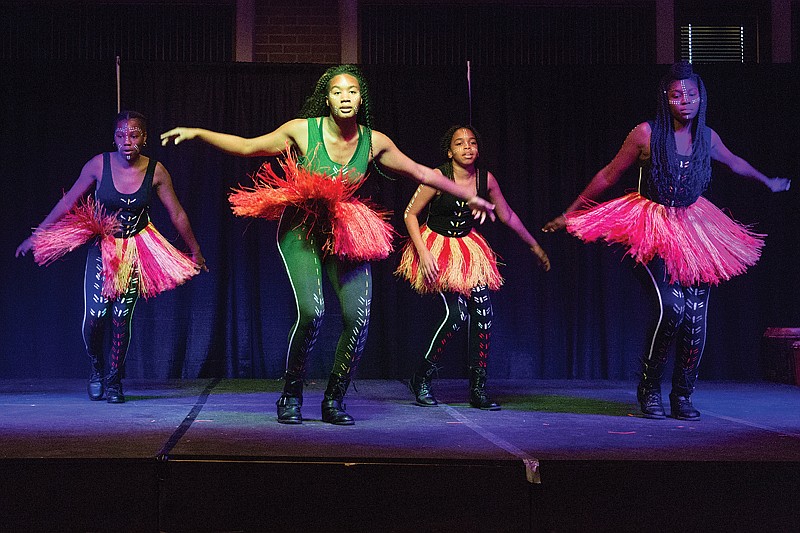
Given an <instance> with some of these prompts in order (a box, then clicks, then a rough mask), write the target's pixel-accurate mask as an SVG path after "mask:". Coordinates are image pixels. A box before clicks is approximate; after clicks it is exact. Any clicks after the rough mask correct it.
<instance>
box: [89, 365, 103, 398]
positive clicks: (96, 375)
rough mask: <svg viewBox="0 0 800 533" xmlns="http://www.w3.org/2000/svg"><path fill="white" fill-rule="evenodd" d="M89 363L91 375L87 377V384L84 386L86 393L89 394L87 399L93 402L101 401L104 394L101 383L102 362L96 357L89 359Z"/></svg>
mask: <svg viewBox="0 0 800 533" xmlns="http://www.w3.org/2000/svg"><path fill="white" fill-rule="evenodd" d="M91 362H92V375H91V376H89V383H88V384H87V386H86V391H87V392H88V393H89V399H90V400H92V401H93V402H94V401H97V400H102V399H103V395H104V394H105V393H106V387H105V384H104V383H103V360H102V359H98V358H97V357H91Z"/></svg>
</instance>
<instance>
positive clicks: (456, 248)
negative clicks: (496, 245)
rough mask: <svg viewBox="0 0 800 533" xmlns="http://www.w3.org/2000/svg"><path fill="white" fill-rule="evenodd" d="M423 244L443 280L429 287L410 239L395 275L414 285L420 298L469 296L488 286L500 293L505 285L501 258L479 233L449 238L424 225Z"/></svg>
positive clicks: (422, 230) (439, 277)
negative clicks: (454, 294) (499, 265)
mask: <svg viewBox="0 0 800 533" xmlns="http://www.w3.org/2000/svg"><path fill="white" fill-rule="evenodd" d="M420 233H421V235H422V241H423V242H424V243H425V247H426V248H427V249H428V250H430V252H431V254H433V257H434V258H435V259H436V262H437V264H438V265H439V276H438V277H437V279H436V281H435V282H434V283H432V284H429V283H427V282H426V281H425V278H424V277H423V275H422V269H420V267H419V255H418V254H417V249H416V248H415V247H414V243H413V242H412V241H411V239H408V240H407V241H406V243H405V245H404V246H403V254H402V256H401V257H400V265H399V266H398V267H397V270H396V271H395V275H397V276H399V277H401V278H403V279H405V280H407V281H408V282H409V283H411V287H412V288H413V289H414V290H415V291H417V292H418V293H420V294H428V293H436V292H458V293H461V294H464V295H467V296H469V294H470V292H472V289H473V288H474V287H477V286H479V285H486V286H487V287H489V289H491V290H493V291H496V290H497V289H499V288H500V287H501V286H502V285H503V278H502V276H501V275H500V272H498V270H497V255H496V254H495V253H494V251H493V250H492V249H491V248H490V247H489V244H488V243H487V242H486V239H484V238H483V237H482V236H481V235H480V234H479V233H478V232H477V231H475V230H474V229H473V230H471V231H470V232H469V233H468V234H467V235H466V236H464V237H447V236H445V235H441V234H439V233H436V232H435V231H433V230H431V229H430V228H428V227H427V226H425V225H423V226H422V227H421V228H420Z"/></svg>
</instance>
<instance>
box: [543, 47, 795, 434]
mask: <svg viewBox="0 0 800 533" xmlns="http://www.w3.org/2000/svg"><path fill="white" fill-rule="evenodd" d="M657 96H658V109H657V115H656V118H655V120H653V121H650V122H644V123H642V124H639V125H638V126H636V127H635V128H634V129H633V130H632V131H631V132H630V133H629V134H628V137H627V138H626V139H625V142H624V143H623V145H622V148H621V149H620V150H619V152H618V153H617V155H616V156H615V157H614V159H613V160H612V161H611V163H609V164H608V165H607V166H606V167H605V168H603V169H602V170H600V171H599V172H598V173H597V174H596V175H595V176H594V177H593V178H592V180H591V181H590V182H589V185H587V187H586V188H585V189H584V191H583V192H582V193H581V194H580V196H579V197H578V198H577V199H575V201H573V202H572V204H570V206H569V207H568V208H567V210H566V211H565V213H564V214H563V215H561V216H558V217H556V218H555V219H553V220H552V221H550V222H548V223H547V224H545V226H544V228H542V229H543V231H556V230H559V229H562V228H564V227H565V226H566V228H567V231H569V232H570V233H572V234H574V235H576V236H577V237H579V238H581V239H583V240H584V241H587V242H591V241H595V240H599V239H604V240H606V241H607V242H609V243H621V244H622V245H624V246H625V247H626V248H627V253H629V254H630V255H631V256H632V257H633V258H634V260H636V261H637V262H638V263H640V264H642V265H643V266H644V269H645V270H646V272H647V274H648V276H647V277H648V278H649V280H650V282H651V283H652V287H653V289H654V290H655V295H656V299H657V301H658V304H659V309H658V315H657V316H658V320H657V322H656V324H655V327H654V328H653V330H652V334H651V337H650V339H651V340H650V341H649V342H648V343H647V345H646V346H645V349H644V354H643V357H642V367H641V379H640V381H639V385H638V387H637V399H638V401H639V404H640V407H641V411H642V413H643V414H644V416H646V417H648V418H657V419H662V418H665V416H666V414H665V411H664V407H663V405H662V400H661V377H662V373H663V369H664V364H665V361H666V358H667V350H668V348H669V346H670V344H671V343H672V342H673V341H675V340H676V339H677V341H676V342H677V352H676V361H675V365H674V370H673V373H672V391H671V393H670V395H669V400H670V407H671V415H672V416H673V417H674V418H677V419H680V420H696V419H698V418H700V412H699V411H698V410H697V409H695V407H694V406H693V404H692V401H691V394H692V392H693V391H694V388H695V381H696V379H697V371H698V366H699V364H700V359H701V357H702V355H703V349H704V346H705V339H706V313H707V312H708V297H709V289H710V287H711V285H716V284H718V283H719V282H721V281H723V280H727V279H730V278H731V277H733V276H736V275H738V274H741V273H743V272H744V271H745V270H747V268H748V267H749V266H752V265H753V264H755V263H756V261H758V258H759V256H760V254H761V247H762V246H763V244H764V242H763V235H759V234H756V233H753V232H752V231H750V230H749V229H748V228H747V227H745V226H743V225H742V224H740V223H738V222H736V221H735V220H732V219H730V218H729V217H728V216H726V215H725V214H724V213H723V212H722V211H721V210H720V209H718V208H717V207H715V206H714V205H713V204H712V203H711V202H709V201H708V200H706V199H705V198H703V196H701V195H702V194H703V192H704V191H705V190H706V188H707V187H708V185H709V183H710V181H711V160H712V159H713V160H715V161H719V162H720V163H722V164H724V165H725V166H727V167H728V168H729V169H730V170H731V171H732V172H733V173H735V174H737V175H739V176H741V177H744V178H748V179H752V180H756V181H759V182H761V183H763V184H764V185H766V186H767V187H768V188H769V189H770V190H771V191H773V192H779V191H786V190H788V189H789V186H790V184H791V182H790V181H789V180H788V179H785V178H768V177H767V176H765V175H764V174H762V173H761V172H759V171H758V170H756V169H755V168H753V167H752V166H751V165H750V164H749V163H748V162H747V161H745V160H743V159H742V158H740V157H737V156H736V155H734V154H733V153H731V152H730V150H728V148H727V147H726V146H725V145H724V144H723V143H722V140H721V139H720V137H719V135H718V134H717V132H715V131H714V130H712V129H711V128H710V127H708V126H707V125H706V106H707V98H706V89H705V86H704V85H703V80H702V79H701V78H700V76H699V75H697V74H696V73H694V72H693V70H692V66H691V65H690V64H689V63H685V62H683V63H676V64H675V65H673V66H672V67H671V69H670V71H669V73H668V74H667V75H666V76H665V77H664V78H662V80H661V83H660V85H659V89H658V95H657ZM637 162H638V163H639V165H640V171H639V190H638V192H633V193H630V194H627V195H625V196H623V197H620V198H617V199H615V200H611V201H608V202H605V203H602V204H599V205H596V204H595V203H594V202H595V201H596V200H598V199H599V198H600V197H601V196H602V194H603V193H604V192H605V191H606V190H607V189H608V188H609V187H611V186H612V185H614V184H615V183H617V181H618V180H619V179H620V176H621V175H622V173H623V172H624V171H625V170H627V169H628V168H630V167H631V166H632V165H633V164H635V163H637Z"/></svg>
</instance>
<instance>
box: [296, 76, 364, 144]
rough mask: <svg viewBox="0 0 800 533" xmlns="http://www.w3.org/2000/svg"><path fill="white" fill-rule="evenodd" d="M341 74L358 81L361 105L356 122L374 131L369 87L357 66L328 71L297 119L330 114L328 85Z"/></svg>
mask: <svg viewBox="0 0 800 533" xmlns="http://www.w3.org/2000/svg"><path fill="white" fill-rule="evenodd" d="M339 74H348V75H350V76H353V77H354V78H355V79H356V80H358V85H359V88H360V91H361V105H360V106H359V107H358V114H357V115H356V122H358V123H359V124H362V125H364V126H366V127H368V128H369V129H372V106H371V101H370V93H369V85H368V84H367V79H366V78H365V77H364V74H363V73H362V72H361V69H359V68H358V67H357V66H355V65H337V66H335V67H330V68H329V69H328V70H326V71H325V72H324V73H323V74H322V76H320V78H319V79H318V80H317V84H316V85H315V86H314V91H313V92H312V93H311V95H310V96H309V97H308V98H306V101H305V103H304V104H303V107H301V108H300V112H299V113H298V114H297V118H313V117H324V116H325V115H327V114H328V105H327V104H326V103H325V98H326V97H327V96H328V91H329V89H330V88H329V87H328V85H329V84H330V82H331V80H332V79H333V78H334V77H336V76H338V75H339Z"/></svg>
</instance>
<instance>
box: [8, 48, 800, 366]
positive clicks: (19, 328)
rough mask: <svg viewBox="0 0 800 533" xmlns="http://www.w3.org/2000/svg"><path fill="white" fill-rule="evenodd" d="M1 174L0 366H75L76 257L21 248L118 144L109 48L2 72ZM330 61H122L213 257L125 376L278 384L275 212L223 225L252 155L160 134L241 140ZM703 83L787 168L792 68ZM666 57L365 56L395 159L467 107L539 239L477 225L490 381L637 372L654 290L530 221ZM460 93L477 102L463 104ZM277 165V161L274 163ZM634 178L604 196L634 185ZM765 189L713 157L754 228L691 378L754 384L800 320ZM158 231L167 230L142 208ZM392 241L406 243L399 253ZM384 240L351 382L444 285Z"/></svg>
mask: <svg viewBox="0 0 800 533" xmlns="http://www.w3.org/2000/svg"><path fill="white" fill-rule="evenodd" d="M2 68H3V72H4V75H3V76H2V81H0V87H1V88H2V95H3V103H2V110H3V116H2V117H0V118H2V121H1V122H0V124H2V125H3V127H2V133H0V157H1V158H2V162H3V164H2V165H0V167H1V169H0V173H1V174H0V177H2V180H0V182H2V192H3V193H4V194H3V196H4V198H6V200H5V201H6V209H4V210H2V213H3V214H2V217H3V218H2V223H3V227H4V228H6V231H5V232H4V236H3V243H4V246H3V249H4V250H6V252H5V253H3V254H0V265H2V289H0V290H2V291H3V292H2V303H0V313H2V316H0V320H2V324H3V326H2V339H0V377H3V378H54V377H82V376H84V374H85V373H86V369H87V365H86V358H85V357H86V356H85V350H84V347H83V342H82V340H81V336H80V326H81V318H82V308H83V296H82V287H81V281H82V275H83V268H84V260H85V255H84V252H83V251H77V252H74V253H72V254H70V255H69V256H68V257H66V258H65V259H64V260H63V261H59V262H58V263H56V264H54V265H51V266H50V267H47V268H40V267H37V266H35V265H33V263H32V261H31V260H30V258H25V259H14V258H13V251H14V248H15V247H16V246H17V245H18V244H19V242H21V241H22V240H23V239H24V238H25V237H26V236H27V234H28V233H29V231H30V228H31V226H34V225H35V224H37V223H38V222H40V221H41V219H42V218H43V217H44V216H45V215H46V214H47V212H48V211H49V210H50V208H52V206H53V204H54V203H55V202H56V201H57V200H58V198H59V195H60V194H61V193H62V191H63V190H65V189H67V188H68V187H69V186H70V185H71V184H72V182H73V181H74V180H75V178H76V177H77V175H78V173H79V172H80V169H81V167H82V165H83V164H84V163H85V162H86V161H87V160H88V159H89V158H90V157H91V156H93V155H94V154H96V153H99V152H101V151H108V150H111V149H112V148H113V146H112V138H113V123H112V122H113V117H114V114H115V110H116V92H115V82H114V65H113V64H111V63H85V64H84V63H80V64H74V63H70V64H63V63H54V64H42V63H37V64H20V63H6V64H3V65H2ZM324 69H325V66H322V65H275V64H219V65H192V64H189V65H187V64H181V65H176V64H164V63H128V64H123V65H122V83H121V89H122V90H121V94H122V107H123V108H128V109H135V110H138V111H140V112H142V113H144V114H145V115H146V116H147V117H148V119H149V121H150V135H149V143H148V146H147V148H146V153H147V154H148V155H149V156H151V157H155V158H156V159H158V160H160V161H162V162H163V163H164V165H165V166H166V168H167V169H168V170H169V171H170V173H171V174H172V178H173V181H174V183H175V188H176V192H177V194H178V197H179V198H180V200H181V202H182V203H183V206H184V207H185V208H186V211H187V213H188V214H189V217H190V219H191V222H192V225H193V227H194V230H195V233H196V235H197V237H198V239H199V240H200V242H201V245H202V247H203V252H204V254H205V256H206V258H207V260H208V263H209V266H210V268H211V272H210V273H207V274H202V275H200V276H198V277H196V278H194V279H193V280H191V281H190V282H188V283H187V284H186V285H184V286H182V287H179V288H178V289H176V290H174V291H171V292H169V293H165V294H162V295H159V296H158V297H156V298H153V299H151V300H148V301H144V300H140V302H139V304H138V305H137V308H136V314H135V317H134V321H133V330H134V331H133V342H132V345H131V349H130V352H129V356H128V376H129V377H141V378H148V379H156V378H158V379H161V378H182V377H185V378H194V377H209V376H224V377H245V378H249V377H253V378H263V377H278V376H280V374H281V372H282V370H283V368H284V358H285V350H286V340H287V335H288V331H289V328H290V327H291V324H292V323H293V320H294V301H293V298H292V295H291V289H290V287H289V283H288V280H287V277H286V274H285V272H284V269H283V265H282V262H281V259H280V256H279V254H278V253H277V248H276V243H275V230H276V223H275V222H269V221H263V220H245V219H237V218H235V217H234V216H233V215H232V214H231V212H230V209H229V207H228V204H227V193H228V191H229V190H230V188H231V187H233V186H235V185H237V184H244V185H246V184H249V183H251V181H250V178H249V175H250V174H251V173H252V172H253V171H255V170H256V169H257V168H258V166H259V164H260V163H261V162H262V160H259V159H238V158H234V157H230V156H227V155H224V154H222V153H219V152H216V151H214V150H212V149H210V148H208V147H207V146H205V145H201V144H198V143H186V144H183V145H181V146H179V147H177V148H176V147H169V148H162V147H161V146H160V143H159V142H158V134H159V133H160V132H162V131H165V130H166V129H169V128H171V127H173V126H176V125H187V126H200V127H206V128H210V129H215V130H220V131H226V132H230V133H236V134H240V135H245V136H254V135H258V134H261V133H264V132H267V131H270V130H272V129H273V128H274V127H276V126H277V125H279V124H280V123H282V122H284V121H286V120H288V119H290V118H293V117H294V116H295V114H296V112H297V110H298V109H299V108H300V106H301V104H302V102H303V99H304V98H305V97H306V96H307V95H308V94H309V93H310V91H311V89H312V87H313V85H314V82H315V81H316V79H317V78H318V77H319V75H320V74H321V73H322V72H323V70H324ZM697 70H698V71H700V73H701V74H703V76H704V79H705V81H706V85H707V86H708V94H709V117H708V122H709V124H710V125H711V126H712V127H713V128H714V129H715V130H716V131H717V132H718V133H719V134H720V136H721V137H722V139H723V140H724V141H725V143H726V144H727V146H728V147H729V148H730V149H731V150H732V151H733V152H734V153H736V154H738V155H741V156H742V157H744V158H745V159H747V160H748V161H750V162H751V163H753V164H754V166H756V168H759V169H760V170H762V171H764V172H765V173H767V174H768V175H785V176H788V177H796V176H798V153H799V152H800V150H799V149H800V146H799V144H800V142H799V141H798V136H797V135H796V134H795V132H794V127H795V125H796V124H798V119H800V110H798V104H796V103H795V100H794V95H796V94H798V89H800V87H798V85H800V75H798V74H795V72H794V71H793V70H792V69H791V68H790V66H788V65H787V66H780V65H773V66H741V65H737V66H700V67H697ZM663 71H664V67H663V66H649V67H630V66H627V67H626V66H618V67H602V68H601V67H548V68H522V69H520V68H518V69H514V70H510V69H503V68H490V67H477V68H476V67H474V66H473V68H472V69H471V75H470V78H471V79H470V80H469V84H468V78H467V71H466V67H464V68H441V67H436V68H433V67H430V68H427V67H380V66H374V65H370V66H365V72H366V74H367V77H368V79H369V82H370V89H371V92H372V97H373V106H374V109H373V114H374V116H375V127H376V129H378V130H380V131H382V132H384V133H386V134H388V135H389V136H390V137H391V138H392V139H393V140H394V141H395V142H396V144H397V145H398V146H399V147H400V149H401V150H403V151H404V152H405V153H406V154H407V155H409V156H411V157H412V158H413V159H415V160H417V161H419V162H421V163H423V164H426V165H429V166H435V165H437V164H439V163H440V162H441V161H442V158H441V156H440V155H439V154H438V149H437V147H438V144H439V138H440V136H441V134H442V133H443V132H444V131H445V130H446V129H447V128H448V127H449V126H450V125H452V124H455V123H463V122H467V121H469V120H470V117H471V119H472V122H473V124H474V125H475V126H476V128H477V129H478V130H479V131H480V132H481V134H482V142H481V159H482V161H483V164H484V166H486V167H487V168H489V169H490V170H492V171H493V173H494V174H495V175H496V176H497V178H498V180H499V182H500V184H501V186H502V189H503V192H504V195H505V197H506V199H507V200H508V202H509V204H510V205H511V206H512V207H513V208H514V210H515V211H516V212H517V214H518V215H519V216H520V218H521V219H522V221H523V222H524V223H525V224H526V225H527V227H528V228H529V229H530V230H531V231H532V232H534V233H535V235H536V237H537V239H539V241H540V243H541V244H542V245H543V246H544V247H545V249H546V250H547V252H548V253H549V254H550V256H551V259H552V263H553V269H552V271H551V272H549V273H543V272H541V271H539V270H538V269H537V268H536V266H535V260H534V258H533V256H532V255H531V254H530V252H528V250H527V248H526V247H525V246H524V245H523V244H522V243H521V242H520V241H519V240H518V239H517V238H516V236H515V235H514V234H513V232H511V231H510V230H509V229H508V228H506V227H504V226H502V225H501V224H498V223H495V224H486V225H484V227H483V228H482V229H481V231H482V232H483V233H484V234H485V235H486V236H487V238H488V239H489V241H490V242H491V243H492V245H493V247H494V248H495V250H496V251H497V252H498V253H499V255H500V256H501V257H502V262H503V266H502V274H503V275H504V277H505V278H506V285H505V286H504V287H503V288H502V289H501V290H500V291H498V292H496V293H494V294H493V303H494V309H495V320H494V333H493V345H492V355H491V360H490V365H491V368H490V372H491V375H492V376H494V377H498V378H539V379H541V378H544V379H563V378H579V379H629V378H632V377H634V375H635V373H636V370H637V361H638V358H639V357H640V355H641V352H642V345H643V342H644V336H645V329H646V326H647V323H648V322H649V321H650V320H652V319H653V316H652V314H653V313H652V310H651V308H650V305H649V301H648V298H649V293H648V292H647V291H646V290H645V288H644V286H643V285H642V284H641V283H640V281H639V279H638V275H637V269H636V268H634V265H633V262H632V261H631V260H630V259H628V258H626V257H625V256H624V254H623V253H622V252H621V250H619V249H617V248H614V247H608V246H605V245H602V244H595V245H586V244H582V243H579V242H578V241H577V240H576V239H574V238H572V237H570V236H568V235H566V234H563V233H562V234H555V235H551V234H547V235H545V234H542V233H540V232H539V231H538V230H539V228H540V227H541V226H542V225H543V223H544V222H546V221H547V220H549V219H550V218H552V217H553V216H555V215H557V214H558V213H560V212H561V211H562V210H563V209H564V208H565V207H566V206H567V205H568V204H569V203H570V202H571V201H572V199H573V198H574V197H575V196H576V195H577V194H578V193H579V192H580V190H581V189H582V188H583V186H584V185H585V184H586V182H587V181H588V180H589V178H591V176H592V175H593V174H594V173H595V172H596V171H597V170H599V169H600V168H601V167H602V166H603V165H605V164H606V163H607V162H608V161H610V159H611V158H612V157H613V156H614V154H615V153H616V151H617V150H618V149H619V147H620V145H621V143H622V141H623V139H624V138H625V135H626V134H627V132H628V131H629V130H630V129H631V128H632V127H633V126H634V125H636V124H637V123H639V122H641V121H643V120H647V119H648V118H651V117H652V114H653V112H654V109H655V103H654V102H655V100H654V97H655V87H656V84H657V81H658V79H659V77H660V76H661V74H662V73H663ZM470 89H471V96H472V102H471V105H470V98H469V95H470ZM272 162H273V164H274V163H275V162H276V160H275V159H272ZM635 179H636V174H635V172H633V171H631V172H630V173H629V175H627V176H626V177H625V178H624V179H623V183H621V184H620V185H619V186H618V188H617V190H615V191H613V194H610V196H613V195H617V194H621V193H623V192H624V191H625V190H628V189H631V188H633V187H635ZM798 185H800V184H795V189H794V190H793V191H791V192H789V193H783V194H780V195H774V194H771V193H769V192H768V191H766V189H765V188H763V187H760V186H758V185H757V184H752V183H749V182H746V181H744V180H741V179H738V178H735V177H731V176H730V174H729V173H728V172H727V171H726V169H724V168H715V173H714V183H713V186H712V188H711V190H710V191H709V192H708V194H707V196H708V197H709V198H710V199H711V200H712V201H714V202H715V203H717V205H719V206H721V207H724V208H727V209H729V210H730V212H731V213H732V214H733V216H734V217H736V218H737V219H739V220H741V221H744V222H746V223H751V224H753V225H754V227H755V229H756V230H757V231H759V232H762V233H766V234H768V237H767V245H766V247H765V249H764V252H763V255H762V259H761V261H760V262H759V264H758V265H756V266H755V267H754V268H752V269H751V270H750V271H749V272H748V273H747V274H746V275H744V276H740V277H738V278H735V279H734V280H732V281H730V282H727V283H724V284H722V285H720V286H719V287H717V288H715V289H714V290H713V291H712V295H711V303H710V309H709V337H708V344H707V350H706V354H705V356H704V361H703V363H702V365H701V378H706V379H738V380H752V379H758V378H759V375H760V372H759V368H758V365H759V363H758V349H759V342H760V339H761V336H762V334H763V332H764V329H765V328H766V327H767V326H798V325H800V310H798V304H797V302H798V292H799V291H798V289H797V283H796V280H797V279H798V270H800V267H799V266H798V264H800V257H798V255H800V254H798V251H797V237H796V236H797V231H798V228H800V222H799V221H798V214H797V213H798V206H797V203H798V200H797V198H798V196H797V195H798V192H797V186H798ZM414 188H415V185H414V184H413V183H411V182H410V181H409V180H406V179H405V178H401V177H397V176H392V175H388V176H385V175H382V174H381V173H379V172H378V171H376V170H374V169H373V171H372V173H371V177H370V179H369V180H368V181H367V184H366V185H365V187H364V189H363V191H362V192H363V195H365V196H370V197H372V199H373V200H375V201H376V202H378V203H380V204H382V205H384V206H386V207H388V208H389V209H392V210H393V211H394V216H393V218H392V222H393V224H394V225H395V227H396V229H397V230H398V232H399V233H401V234H403V235H404V234H405V229H404V226H403V223H402V216H401V215H402V212H403V209H404V207H405V204H406V202H407V200H408V198H409V197H410V196H411V194H413V191H414ZM152 215H153V219H154V222H155V224H156V226H157V227H158V228H159V229H160V230H161V231H162V233H164V234H165V235H166V236H167V237H169V238H175V239H177V232H176V231H175V230H174V229H173V228H172V227H171V225H170V223H169V219H168V217H167V216H166V213H165V211H164V210H163V208H162V207H161V205H160V204H158V202H157V201H156V202H155V204H154V207H153V210H152ZM401 242H402V241H401V240H398V242H397V244H398V247H399V245H400V243H401ZM396 264H397V253H395V254H393V255H392V256H391V257H390V258H389V259H387V260H385V261H381V262H378V263H375V264H374V266H373V273H374V281H375V290H374V297H373V306H372V317H371V327H370V335H369V340H368V343H367V347H366V352H365V354H364V358H363V360H362V363H361V367H360V370H359V373H358V376H359V377H362V378H401V377H407V376H408V375H409V374H410V372H411V370H412V368H413V366H414V365H415V364H416V362H417V361H418V359H419V357H421V355H422V353H423V352H424V350H425V349H426V348H427V345H428V343H429V342H430V336H431V334H432V333H433V330H434V328H435V322H436V321H438V320H439V318H440V316H441V313H442V309H441V307H442V305H441V302H440V300H439V299H438V297H434V296H427V297H420V296H418V295H416V294H415V293H413V292H412V291H411V290H410V289H409V288H408V286H407V285H406V284H405V283H402V282H400V281H398V280H396V279H395V277H394V276H393V270H394V268H395V266H396ZM326 296H327V305H326V308H327V314H326V318H325V323H324V326H323V331H322V334H321V337H320V340H319V341H318V343H317V348H316V350H315V353H314V354H313V355H312V358H311V364H310V366H309V373H310V375H311V376H313V377H321V376H324V375H326V374H327V372H328V371H329V369H330V366H331V363H332V354H333V349H334V345H335V342H336V338H337V335H338V332H339V321H340V313H339V311H338V305H337V302H336V299H335V296H334V295H333V293H332V292H330V291H328V292H327V293H326ZM465 343H466V341H465V340H463V339H459V340H457V341H455V342H453V346H452V348H451V349H450V351H449V352H448V354H447V355H446V356H445V359H444V361H443V363H444V365H445V369H444V370H443V371H442V374H441V375H442V376H443V377H460V376H463V375H465V369H466V364H467V363H466V356H465V354H464V350H463V348H464V346H465Z"/></svg>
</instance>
